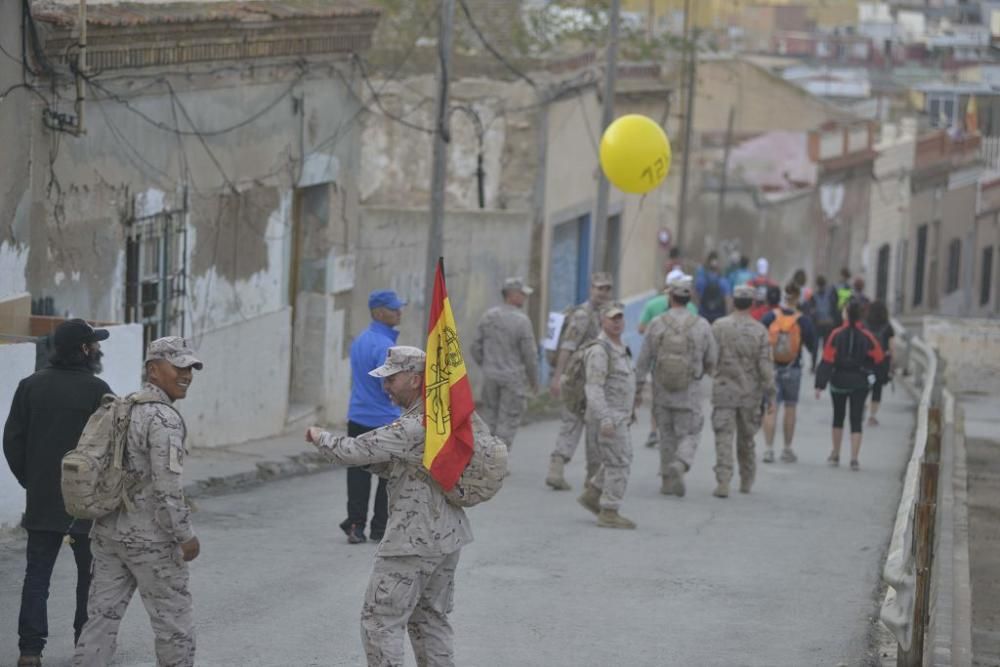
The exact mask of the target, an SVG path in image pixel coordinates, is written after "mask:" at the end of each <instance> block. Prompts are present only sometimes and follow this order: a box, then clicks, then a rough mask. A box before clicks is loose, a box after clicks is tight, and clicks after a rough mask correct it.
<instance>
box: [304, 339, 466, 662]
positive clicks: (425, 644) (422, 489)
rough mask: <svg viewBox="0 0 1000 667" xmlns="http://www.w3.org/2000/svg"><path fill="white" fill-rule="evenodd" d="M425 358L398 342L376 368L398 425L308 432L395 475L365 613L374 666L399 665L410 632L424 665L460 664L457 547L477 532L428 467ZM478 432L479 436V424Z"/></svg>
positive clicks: (323, 445) (351, 460) (337, 457)
mask: <svg viewBox="0 0 1000 667" xmlns="http://www.w3.org/2000/svg"><path fill="white" fill-rule="evenodd" d="M425 363H426V356H425V354H424V352H423V350H420V349H418V348H415V347H408V346H405V345H399V346H395V347H391V348H389V352H388V354H387V355H386V360H385V363H384V364H383V365H382V366H379V367H378V368H376V369H374V370H373V371H371V372H370V374H371V375H372V376H373V377H380V378H382V382H383V386H384V388H385V391H386V393H387V394H389V396H390V397H391V398H392V400H393V402H395V403H396V404H397V405H399V406H400V407H401V408H402V409H403V410H404V412H403V415H402V416H401V417H400V418H399V419H398V420H397V421H395V422H393V423H392V424H389V425H387V426H383V427H382V428H378V429H375V430H374V431H369V432H368V433H365V434H363V435H360V436H358V437H356V438H349V437H346V436H335V435H333V434H331V433H328V432H326V431H323V430H322V429H320V428H317V427H312V428H310V429H309V430H308V431H307V432H306V440H307V441H309V442H312V443H313V444H315V445H316V447H317V448H318V449H319V451H320V453H322V454H323V455H324V456H325V457H326V458H328V459H329V460H331V461H334V462H336V463H339V464H341V465H349V466H357V465H364V466H367V467H368V469H369V470H371V472H372V473H373V474H377V475H379V476H380V477H385V478H387V479H388V480H389V484H388V487H389V523H388V525H387V526H386V530H385V536H384V537H383V538H382V542H381V543H380V544H379V545H378V549H377V550H376V552H375V564H374V567H373V568H372V576H371V580H370V581H369V584H368V590H367V592H366V593H365V602H364V606H363V608H362V612H361V636H362V639H363V641H364V646H365V653H366V654H367V656H368V665H369V666H370V667H401V666H402V664H403V643H404V638H405V636H406V632H407V631H409V635H410V642H411V643H412V644H413V653H414V655H415V656H416V658H417V664H418V665H426V666H427V667H449V666H453V665H454V664H455V659H454V649H453V641H452V629H451V625H450V624H449V623H448V614H449V613H450V612H451V609H452V601H453V598H454V591H455V568H456V567H457V566H458V556H459V552H460V550H461V548H462V547H463V546H465V545H466V544H469V543H470V542H472V531H471V529H470V528H469V520H468V519H467V518H466V516H465V512H464V511H463V510H462V508H460V507H457V506H456V505H453V504H451V503H449V502H448V500H447V498H446V497H445V495H444V491H442V489H441V487H440V486H439V485H438V484H437V482H435V481H433V480H432V479H431V477H430V476H429V474H428V473H427V471H426V470H425V468H424V466H423V457H424V438H425V431H424V365H425ZM477 421H478V422H479V423H482V422H481V420H474V421H473V423H474V424H475V423H476V422H477ZM482 428H484V429H485V426H483V427H482ZM483 435H485V434H483ZM473 436H474V437H481V436H480V434H479V433H477V432H476V430H475V427H474V430H473Z"/></svg>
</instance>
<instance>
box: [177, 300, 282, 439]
mask: <svg viewBox="0 0 1000 667" xmlns="http://www.w3.org/2000/svg"><path fill="white" fill-rule="evenodd" d="M291 339H292V325H291V309H290V308H282V309H280V310H278V311H276V312H273V313H268V314H266V315H262V316H260V317H256V318H252V319H249V320H247V321H245V322H239V323H237V324H233V325H230V326H227V327H223V328H221V329H217V330H215V331H211V332H208V333H205V334H203V335H202V336H200V337H199V338H193V339H192V344H193V345H194V347H195V352H196V354H197V355H198V358H199V359H201V360H202V361H203V362H204V363H205V368H204V369H203V370H201V371H195V375H194V382H193V383H192V385H191V390H190V393H189V394H188V397H187V398H186V399H185V400H183V401H181V402H180V403H178V404H177V408H178V410H180V412H181V414H182V415H184V419H185V421H186V422H187V429H188V446H194V447H213V446H217V445H224V444H230V443H234V442H242V441H244V440H249V439H252V438H262V437H266V436H269V435H274V434H276V433H280V432H281V431H282V430H283V429H284V427H285V416H286V413H287V408H288V379H289V371H290V369H289V363H290V359H291V351H290V345H291Z"/></svg>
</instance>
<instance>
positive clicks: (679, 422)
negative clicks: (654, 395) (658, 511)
mask: <svg viewBox="0 0 1000 667" xmlns="http://www.w3.org/2000/svg"><path fill="white" fill-rule="evenodd" d="M653 419H654V420H655V421H656V431H657V433H658V434H659V437H660V475H668V474H669V473H670V471H669V470H668V468H669V467H670V464H671V463H673V462H674V461H675V460H680V461H683V463H684V465H685V466H686V467H687V468H688V469H690V468H691V464H692V463H693V462H694V453H695V451H697V449H698V441H699V440H700V439H701V428H702V426H704V425H705V417H704V416H703V415H702V412H701V408H698V409H696V410H692V409H690V408H671V407H668V406H665V405H658V404H656V403H655V402H654V403H653Z"/></svg>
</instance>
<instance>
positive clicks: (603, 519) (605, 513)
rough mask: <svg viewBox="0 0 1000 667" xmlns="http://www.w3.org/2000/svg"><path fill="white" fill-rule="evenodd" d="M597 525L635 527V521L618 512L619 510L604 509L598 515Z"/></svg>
mask: <svg viewBox="0 0 1000 667" xmlns="http://www.w3.org/2000/svg"><path fill="white" fill-rule="evenodd" d="M597 525H598V526H600V527H601V528H625V529H626V530H634V529H635V521H630V520H628V519H626V518H625V517H623V516H622V515H621V514H619V513H618V510H606V509H602V510H601V511H600V513H599V514H598V515H597Z"/></svg>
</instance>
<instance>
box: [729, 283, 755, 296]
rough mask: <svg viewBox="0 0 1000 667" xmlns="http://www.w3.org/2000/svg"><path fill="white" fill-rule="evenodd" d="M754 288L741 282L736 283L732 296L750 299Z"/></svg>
mask: <svg viewBox="0 0 1000 667" xmlns="http://www.w3.org/2000/svg"><path fill="white" fill-rule="evenodd" d="M754 291H755V290H754V288H753V287H751V286H750V285H747V284H743V285H737V286H736V287H735V288H733V298H734V299H752V298H753V297H754Z"/></svg>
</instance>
